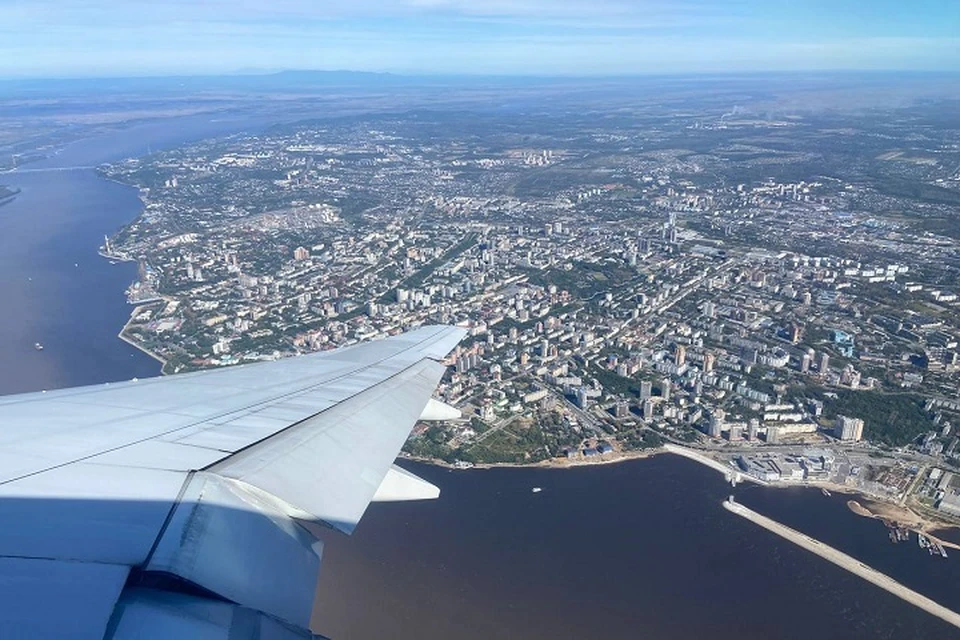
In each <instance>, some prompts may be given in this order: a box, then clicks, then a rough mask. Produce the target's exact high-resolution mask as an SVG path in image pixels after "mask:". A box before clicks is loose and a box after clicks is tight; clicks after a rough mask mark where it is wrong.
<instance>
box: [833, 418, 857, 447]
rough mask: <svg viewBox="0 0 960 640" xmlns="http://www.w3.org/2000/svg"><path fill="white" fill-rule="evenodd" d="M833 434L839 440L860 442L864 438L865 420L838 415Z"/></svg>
mask: <svg viewBox="0 0 960 640" xmlns="http://www.w3.org/2000/svg"><path fill="white" fill-rule="evenodd" d="M833 435H834V437H836V438H837V439H839V440H843V441H849V442H859V441H860V440H861V439H862V438H863V420H861V419H860V418H848V417H847V416H837V421H836V423H834V426H833Z"/></svg>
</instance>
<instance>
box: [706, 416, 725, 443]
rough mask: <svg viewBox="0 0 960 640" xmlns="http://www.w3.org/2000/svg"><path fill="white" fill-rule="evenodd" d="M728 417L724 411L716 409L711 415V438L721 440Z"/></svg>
mask: <svg viewBox="0 0 960 640" xmlns="http://www.w3.org/2000/svg"><path fill="white" fill-rule="evenodd" d="M725 417H726V414H725V413H724V411H723V409H714V410H713V412H712V413H711V414H710V428H709V432H708V433H709V435H710V437H711V438H719V437H720V434H722V433H723V420H724V418H725Z"/></svg>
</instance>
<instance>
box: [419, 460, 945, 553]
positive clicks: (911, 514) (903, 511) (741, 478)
mask: <svg viewBox="0 0 960 640" xmlns="http://www.w3.org/2000/svg"><path fill="white" fill-rule="evenodd" d="M662 454H673V455H676V456H680V457H683V458H686V459H688V460H692V461H693V462H696V463H698V464H701V465H703V466H705V467H708V468H710V469H713V470H714V471H717V472H719V473H722V474H723V475H724V478H725V480H726V481H727V482H730V481H731V480H732V479H736V481H737V482H751V483H753V484H757V485H760V486H763V487H768V488H771V489H790V488H794V487H801V488H807V489H821V490H822V489H826V490H827V491H830V492H831V493H840V494H844V495H847V496H856V497H858V498H861V499H862V500H863V501H864V502H868V503H869V505H868V506H873V508H874V509H873V510H871V509H870V508H867V507H863V506H862V505H860V508H861V509H863V511H864V512H859V511H856V510H854V509H853V508H851V511H853V512H854V513H856V514H857V515H859V516H861V517H868V518H874V519H877V520H881V521H883V522H892V523H895V524H898V525H901V526H905V527H907V528H909V529H911V530H912V531H914V532H921V533H923V535H925V536H927V537H930V538H934V539H936V540H937V542H940V543H941V544H943V545H944V546H948V547H951V548H954V549H958V550H960V545H958V544H956V543H952V542H949V541H945V540H941V539H940V538H939V537H938V536H937V535H936V534H935V533H933V532H935V531H942V530H946V529H955V530H960V524H954V523H950V522H946V521H942V520H936V519H934V518H931V517H929V516H925V515H923V514H920V513H917V512H916V511H914V510H913V509H910V508H909V507H902V506H900V505H898V504H896V503H894V502H891V501H889V500H886V499H884V498H883V497H880V496H875V495H871V494H868V493H865V492H863V491H860V490H859V489H857V488H855V487H850V486H847V485H842V484H838V483H836V482H831V481H828V480H813V481H810V480H804V481H802V482H778V483H774V482H765V481H763V480H760V479H759V478H754V477H752V476H748V475H746V474H743V473H741V472H740V470H739V469H736V468H734V467H730V468H727V467H725V466H724V465H723V463H721V462H719V461H718V460H714V459H713V458H711V457H710V456H708V455H706V454H704V453H702V452H700V451H697V450H695V449H690V448H687V447H683V446H680V445H676V444H671V443H668V444H665V445H663V446H662V447H658V448H656V449H643V450H641V451H629V452H626V453H620V454H618V455H617V456H616V457H601V456H598V458H600V459H581V460H576V461H569V460H566V459H563V458H552V459H550V460H543V461H541V462H535V463H521V462H487V463H476V464H473V465H471V466H468V467H458V466H456V465H455V464H452V463H449V462H446V461H445V460H439V459H434V458H421V457H416V456H408V455H405V454H401V457H402V458H403V459H404V460H412V461H414V462H421V463H424V464H429V465H433V466H435V467H442V468H445V469H450V470H455V471H465V470H469V469H515V468H516V469H519V468H530V469H572V468H579V467H592V466H596V465H606V464H617V463H621V462H629V461H631V460H644V459H647V458H652V457H653V456H657V455H662ZM854 502H856V501H854ZM858 505H859V503H858ZM848 506H849V505H848Z"/></svg>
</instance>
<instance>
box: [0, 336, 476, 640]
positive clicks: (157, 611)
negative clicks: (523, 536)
mask: <svg viewBox="0 0 960 640" xmlns="http://www.w3.org/2000/svg"><path fill="white" fill-rule="evenodd" d="M463 334H464V332H463V330H461V329H457V328H453V327H443V326H432V327H423V328H420V329H417V330H415V331H411V332H409V333H405V334H403V335H399V336H395V337H392V338H388V339H386V340H382V341H377V342H370V343H365V344H360V345H356V346H352V347H347V348H344V349H339V350H336V351H329V352H324V353H318V354H312V355H307V356H300V357H295V358H288V359H285V360H279V361H276V362H269V363H260V364H250V365H243V366H238V367H232V368H229V369H221V370H214V371H202V372H197V373H190V374H183V375H176V376H170V377H162V378H151V379H147V380H135V381H131V382H125V383H119V384H107V385H98V386H92V387H81V388H76V389H64V390H60V391H53V392H45V393H32V394H25V395H18V396H6V397H0V637H2V638H47V637H51V638H52V637H56V638H84V639H86V638H111V639H115V640H126V639H130V638H137V639H150V638H209V639H211V640H213V639H223V640H240V639H245V638H251V639H252V638H263V639H267V638H271V639H277V640H280V639H285V638H312V637H315V636H312V635H311V634H310V632H309V631H308V627H309V620H310V613H311V609H312V606H313V597H314V593H315V587H316V581H317V576H318V569H319V565H320V557H321V552H322V543H321V542H320V541H319V540H318V539H317V538H316V536H315V535H314V532H315V531H316V527H318V526H320V527H332V528H334V529H338V530H340V531H343V532H346V533H350V532H351V531H353V529H354V527H355V526H356V525H357V522H358V521H359V520H360V517H361V516H362V515H363V512H364V511H365V509H366V508H367V505H368V504H369V503H370V502H371V501H373V500H403V499H421V498H431V497H436V496H437V495H439V490H438V489H437V488H436V487H434V486H433V485H430V484H429V483H427V482H425V481H423V480H421V479H420V478H417V477H416V476H414V475H412V474H410V473H408V472H406V471H404V470H402V469H400V468H399V467H395V466H392V463H393V461H394V459H395V457H396V455H397V453H398V452H399V451H400V448H401V447H402V445H403V442H404V440H405V439H406V438H407V436H408V435H409V433H410V429H411V428H412V427H413V426H414V424H415V423H416V422H417V420H419V419H446V418H450V417H454V416H456V415H457V412H456V411H455V410H452V409H451V408H450V407H447V406H446V405H444V404H442V403H439V402H437V401H436V400H432V399H431V395H432V394H433V392H434V390H435V388H436V385H437V383H438V382H439V381H440V378H441V376H442V374H443V371H444V366H443V365H442V364H440V362H439V361H440V360H441V359H442V358H444V357H445V356H446V355H447V353H448V352H449V351H450V350H451V349H453V347H454V346H456V344H457V343H458V342H459V341H460V339H461V338H462V337H463Z"/></svg>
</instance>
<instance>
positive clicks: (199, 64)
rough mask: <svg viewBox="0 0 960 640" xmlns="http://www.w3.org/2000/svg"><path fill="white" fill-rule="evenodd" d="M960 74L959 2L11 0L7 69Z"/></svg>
mask: <svg viewBox="0 0 960 640" xmlns="http://www.w3.org/2000/svg"><path fill="white" fill-rule="evenodd" d="M285 69H321V70H356V71H379V72H394V73H412V74H478V75H487V74H495V75H501V74H508V75H551V76H553V75H560V76H584V75H586V76H591V75H632V74H649V73H722V72H736V73H740V72H753V71H818V70H930V71H960V0H259V1H256V0H0V77H6V78H24V77H78V76H79V77H84V76H117V75H128V76H129V75H179V74H219V73H236V72H251V71H264V72H269V71H279V70H285Z"/></svg>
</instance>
